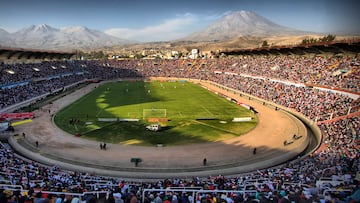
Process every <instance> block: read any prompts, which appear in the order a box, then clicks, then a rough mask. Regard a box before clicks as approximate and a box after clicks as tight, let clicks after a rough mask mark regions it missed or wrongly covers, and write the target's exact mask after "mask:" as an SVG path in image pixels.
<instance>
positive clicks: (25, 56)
mask: <svg viewBox="0 0 360 203" xmlns="http://www.w3.org/2000/svg"><path fill="white" fill-rule="evenodd" d="M73 55H75V53H71V52H60V51H48V50H36V49H20V48H6V47H0V58H4V59H8V60H19V61H21V60H34V59H35V60H45V59H48V60H61V59H70V58H71V57H72V56H73Z"/></svg>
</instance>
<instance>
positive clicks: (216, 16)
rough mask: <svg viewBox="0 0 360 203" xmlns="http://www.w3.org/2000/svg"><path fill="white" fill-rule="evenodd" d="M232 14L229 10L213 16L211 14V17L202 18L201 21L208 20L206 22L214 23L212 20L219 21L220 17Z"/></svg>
mask: <svg viewBox="0 0 360 203" xmlns="http://www.w3.org/2000/svg"><path fill="white" fill-rule="evenodd" d="M232 12H233V11H231V10H229V11H225V12H223V13H215V14H212V15H208V16H204V17H203V19H204V20H208V21H214V20H217V19H220V18H222V17H224V16H226V15H229V14H230V13H232Z"/></svg>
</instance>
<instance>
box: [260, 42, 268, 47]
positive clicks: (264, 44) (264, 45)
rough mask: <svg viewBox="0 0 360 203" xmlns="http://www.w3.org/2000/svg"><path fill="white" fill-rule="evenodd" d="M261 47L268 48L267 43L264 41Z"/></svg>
mask: <svg viewBox="0 0 360 203" xmlns="http://www.w3.org/2000/svg"><path fill="white" fill-rule="evenodd" d="M261 47H269V44H268V42H267V41H266V40H264V41H263V43H262V45H261Z"/></svg>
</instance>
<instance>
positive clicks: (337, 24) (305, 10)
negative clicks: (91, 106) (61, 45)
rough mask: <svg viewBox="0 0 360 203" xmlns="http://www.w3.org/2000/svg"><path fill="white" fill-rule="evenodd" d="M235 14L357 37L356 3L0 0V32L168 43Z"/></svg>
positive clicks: (332, 0) (312, 0) (359, 18)
mask: <svg viewBox="0 0 360 203" xmlns="http://www.w3.org/2000/svg"><path fill="white" fill-rule="evenodd" d="M240 10H246V11H253V12H256V13H257V14H258V15H261V16H263V17H265V18H267V19H269V20H271V21H273V22H275V23H277V24H279V25H282V26H287V27H290V28H295V29H298V30H303V31H312V32H319V33H326V34H354V33H355V34H359V33H360V23H359V21H360V12H359V10H360V1H358V0H166V1H164V0H127V1H123V0H101V1H100V0H2V1H1V2H0V28H2V29H5V30H6V31H8V32H10V33H12V32H15V31H18V30H20V29H22V28H24V27H29V26H31V25H38V24H48V25H50V26H52V27H54V28H63V27H69V26H85V27H88V28H90V29H95V30H99V31H102V32H105V33H107V34H110V35H113V36H117V37H119V38H122V39H129V40H136V41H143V42H147V41H168V40H173V39H178V38H181V37H184V36H186V35H189V34H191V33H193V32H196V31H199V30H201V29H202V28H205V27H206V26H208V25H210V24H211V23H213V22H215V21H216V20H219V19H220V18H221V17H223V16H224V15H227V14H229V13H231V12H234V11H240Z"/></svg>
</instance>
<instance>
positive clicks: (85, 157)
mask: <svg viewBox="0 0 360 203" xmlns="http://www.w3.org/2000/svg"><path fill="white" fill-rule="evenodd" d="M98 85H99V84H90V85H88V86H86V87H84V88H82V89H80V90H77V91H75V92H73V93H71V94H69V95H67V96H65V97H63V98H61V99H59V100H57V101H55V102H53V103H52V104H49V105H46V106H44V107H42V108H41V109H40V110H37V111H35V115H36V118H35V119H33V122H32V123H28V124H24V125H21V126H17V128H16V131H17V132H19V134H20V133H22V132H24V133H26V140H27V141H28V142H29V143H35V141H38V142H39V149H40V153H41V154H52V155H54V156H58V157H65V158H66V159H69V160H74V161H81V162H84V163H91V164H95V165H102V166H105V167H106V166H111V167H117V168H119V169H121V168H134V163H131V162H130V158H132V157H139V158H141V159H142V160H143V162H141V163H140V164H139V167H137V168H139V169H144V170H147V169H149V171H156V170H157V169H159V170H160V169H162V170H164V169H165V170H166V169H180V168H185V169H186V168H187V169H190V170H191V168H196V170H199V169H200V170H201V169H202V168H203V169H204V170H206V167H216V166H221V165H226V164H233V163H237V165H247V164H250V163H254V162H261V161H264V160H269V159H272V158H273V157H276V156H279V155H283V154H284V153H287V152H290V151H296V150H297V147H298V146H300V145H301V144H303V142H305V141H306V140H307V139H306V136H305V135H306V128H305V126H304V125H303V124H302V123H301V122H300V121H298V120H297V119H294V118H292V117H291V116H289V115H288V114H286V113H284V112H282V111H275V110H274V108H273V107H269V106H265V105H263V104H260V103H258V102H256V101H254V100H249V99H248V98H244V97H240V96H239V95H234V94H232V93H229V92H226V91H225V90H222V89H219V88H215V87H213V86H208V87H209V88H210V89H213V91H217V92H219V93H223V94H225V95H228V96H229V97H231V98H235V99H237V100H238V101H240V102H243V103H245V104H248V105H250V106H252V107H254V108H255V109H256V111H258V114H257V116H258V118H259V123H258V125H257V126H256V128H255V129H254V130H252V131H251V132H249V133H247V134H246V135H243V136H240V137H238V138H234V139H230V140H226V141H220V142H214V143H203V144H193V145H186V146H171V147H156V146H154V147H144V146H129V145H120V144H109V143H107V150H100V148H99V144H100V143H99V142H96V141H91V140H86V139H82V138H79V137H75V136H74V135H69V134H68V133H66V132H64V131H62V130H60V129H58V128H57V127H56V126H55V125H54V124H53V122H52V115H53V114H54V113H56V112H57V111H59V110H60V109H62V108H64V107H65V106H67V105H69V104H71V103H73V102H74V101H76V100H77V99H79V98H80V97H82V96H83V95H85V94H87V93H88V92H90V91H92V90H93V89H94V88H95V86H98ZM294 134H297V135H303V137H302V138H300V139H298V140H296V141H295V142H294V143H293V144H290V145H287V146H284V144H283V141H284V140H292V136H293V135H294ZM254 148H256V149H257V150H256V154H255V155H254V154H253V149H254ZM203 158H206V159H207V165H206V166H203ZM284 161H285V160H284ZM259 167H260V168H261V164H260V165H259Z"/></svg>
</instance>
